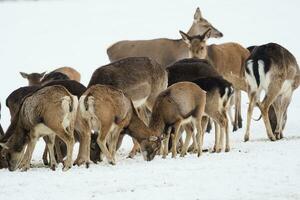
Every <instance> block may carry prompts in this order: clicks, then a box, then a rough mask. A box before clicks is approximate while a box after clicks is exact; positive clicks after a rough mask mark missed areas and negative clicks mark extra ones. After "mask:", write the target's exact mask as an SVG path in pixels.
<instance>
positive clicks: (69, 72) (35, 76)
mask: <svg viewBox="0 0 300 200" xmlns="http://www.w3.org/2000/svg"><path fill="white" fill-rule="evenodd" d="M51 73H52V74H51ZM53 73H55V74H54V75H53ZM20 74H21V76H22V77H23V78H25V79H27V80H28V85H29V86H33V85H41V84H42V83H43V82H46V81H47V82H49V80H50V77H48V78H47V75H49V74H51V79H53V80H61V79H70V80H74V81H78V82H80V78H81V76H80V73H79V72H78V71H76V70H75V69H73V68H72V67H60V68H58V69H56V70H53V71H52V72H50V73H49V74H46V72H43V73H31V74H27V73H25V72H20ZM45 74H46V75H45ZM61 74H62V75H66V76H67V78H65V77H63V78H61V76H62V75H61ZM55 76H59V77H58V78H55ZM43 79H45V80H43Z"/></svg>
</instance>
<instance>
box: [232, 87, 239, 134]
mask: <svg viewBox="0 0 300 200" xmlns="http://www.w3.org/2000/svg"><path fill="white" fill-rule="evenodd" d="M238 93H239V90H236V89H235V92H234V123H233V131H236V130H238V115H239V106H238V101H239V95H238Z"/></svg>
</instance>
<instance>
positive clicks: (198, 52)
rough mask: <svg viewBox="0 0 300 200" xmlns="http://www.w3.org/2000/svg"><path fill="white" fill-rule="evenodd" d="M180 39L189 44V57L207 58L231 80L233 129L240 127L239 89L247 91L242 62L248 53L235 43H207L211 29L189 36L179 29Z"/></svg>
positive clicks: (225, 77) (220, 72)
mask: <svg viewBox="0 0 300 200" xmlns="http://www.w3.org/2000/svg"><path fill="white" fill-rule="evenodd" d="M180 34H181V36H182V39H183V41H184V42H186V43H187V44H188V46H189V57H191V58H200V59H207V60H208V61H209V62H210V63H211V64H212V66H214V67H215V68H216V70H217V71H218V72H219V74H221V75H222V76H223V77H224V79H226V80H227V81H229V82H231V83H232V85H233V87H234V89H235V93H234V96H235V98H234V103H235V117H234V124H233V131H235V130H237V129H238V128H241V127H242V118H241V90H243V91H247V85H246V80H245V74H244V64H245V61H246V59H247V58H248V57H249V55H250V53H249V51H248V50H247V49H245V48H244V47H242V46H241V45H239V44H237V43H232V42H231V43H225V44H220V45H215V44H212V45H208V46H207V44H206V40H207V39H208V38H209V37H210V34H211V30H210V29H207V30H206V32H205V33H204V34H202V35H197V36H190V35H188V34H186V33H184V32H182V31H180Z"/></svg>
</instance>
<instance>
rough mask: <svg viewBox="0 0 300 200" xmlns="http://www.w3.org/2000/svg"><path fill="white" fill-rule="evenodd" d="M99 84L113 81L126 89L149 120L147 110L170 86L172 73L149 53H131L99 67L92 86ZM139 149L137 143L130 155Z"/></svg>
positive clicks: (92, 80)
mask: <svg viewBox="0 0 300 200" xmlns="http://www.w3.org/2000/svg"><path fill="white" fill-rule="evenodd" d="M95 84H102V85H111V86H114V87H115V88H117V89H120V90H121V91H123V92H124V94H125V95H126V96H127V97H128V98H130V99H131V100H132V102H133V105H134V107H135V108H136V109H138V110H139V111H140V112H139V115H140V116H141V117H142V119H143V120H144V121H145V123H147V121H148V120H147V119H145V118H146V117H145V112H144V111H145V109H148V110H149V111H152V107H153V104H154V101H155V99H156V97H157V96H158V94H159V93H160V92H162V91H163V90H164V89H166V88H167V84H168V76H167V72H166V71H165V70H164V69H163V68H161V66H160V65H159V64H158V63H156V62H155V61H153V60H151V59H149V58H146V57H130V58H125V59H122V60H119V61H117V62H114V63H111V64H108V65H105V66H103V67H100V68H98V69H97V70H96V71H95V72H94V73H93V75H92V78H91V80H90V82H89V85H88V87H90V86H92V85H95ZM136 149H137V145H136V144H135V146H134V148H133V150H132V151H131V153H130V155H129V157H133V156H134V155H135V153H136Z"/></svg>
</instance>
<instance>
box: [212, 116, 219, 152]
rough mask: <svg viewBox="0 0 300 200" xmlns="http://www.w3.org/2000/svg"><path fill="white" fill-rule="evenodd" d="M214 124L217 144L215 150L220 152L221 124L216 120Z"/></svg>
mask: <svg viewBox="0 0 300 200" xmlns="http://www.w3.org/2000/svg"><path fill="white" fill-rule="evenodd" d="M214 124H215V145H214V149H213V152H218V147H219V137H220V126H219V124H218V123H217V122H216V121H214Z"/></svg>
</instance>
